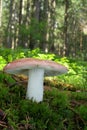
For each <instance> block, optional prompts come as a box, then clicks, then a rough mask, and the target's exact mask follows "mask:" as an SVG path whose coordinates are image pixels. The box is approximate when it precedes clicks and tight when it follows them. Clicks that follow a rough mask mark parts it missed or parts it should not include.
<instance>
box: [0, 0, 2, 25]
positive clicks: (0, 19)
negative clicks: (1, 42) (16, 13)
mask: <svg viewBox="0 0 87 130" xmlns="http://www.w3.org/2000/svg"><path fill="white" fill-rule="evenodd" d="M1 25H2V0H0V27H1Z"/></svg>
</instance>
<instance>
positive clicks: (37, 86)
mask: <svg viewBox="0 0 87 130" xmlns="http://www.w3.org/2000/svg"><path fill="white" fill-rule="evenodd" d="M43 80H44V69H41V68H34V69H31V70H29V79H28V87H27V93H26V98H27V99H32V100H33V101H36V102H40V101H42V100H43V91H44V90H43V89H44V88H43Z"/></svg>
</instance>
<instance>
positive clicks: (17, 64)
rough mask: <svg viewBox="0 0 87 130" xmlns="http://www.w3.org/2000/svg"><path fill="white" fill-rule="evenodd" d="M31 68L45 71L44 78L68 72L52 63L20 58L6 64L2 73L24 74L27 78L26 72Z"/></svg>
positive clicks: (63, 67) (61, 66)
mask: <svg viewBox="0 0 87 130" xmlns="http://www.w3.org/2000/svg"><path fill="white" fill-rule="evenodd" d="M33 68H43V69H44V70H45V71H44V75H45V76H56V75H60V74H63V73H66V72H67V71H68V69H67V68H66V67H65V66H63V65H61V64H59V63H56V62H54V61H50V60H41V59H35V58H22V59H18V60H15V61H13V62H11V63H9V64H7V65H6V66H5V67H4V72H7V73H10V74H24V75H26V76H28V71H29V70H30V69H33Z"/></svg>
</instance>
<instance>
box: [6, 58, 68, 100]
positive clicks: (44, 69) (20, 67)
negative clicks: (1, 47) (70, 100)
mask: <svg viewBox="0 0 87 130" xmlns="http://www.w3.org/2000/svg"><path fill="white" fill-rule="evenodd" d="M4 71H5V72H7V73H10V74H16V75H17V74H24V75H26V76H28V77H29V78H28V87H27V92H26V98H27V99H32V100H33V101H36V102H40V101H42V100H43V91H44V88H43V80H44V76H56V75H60V74H63V73H66V72H67V68H66V67H65V66H63V65H61V64H58V63H56V62H54V61H50V60H40V59H35V58H22V59H18V60H15V61H13V62H11V63H9V64H7V65H6V66H5V67H4Z"/></svg>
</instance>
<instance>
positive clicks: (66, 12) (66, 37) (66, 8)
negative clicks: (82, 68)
mask: <svg viewBox="0 0 87 130" xmlns="http://www.w3.org/2000/svg"><path fill="white" fill-rule="evenodd" d="M68 10H69V0H65V16H64V51H63V55H64V56H68V55H69V43H68Z"/></svg>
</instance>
